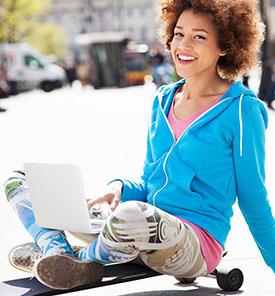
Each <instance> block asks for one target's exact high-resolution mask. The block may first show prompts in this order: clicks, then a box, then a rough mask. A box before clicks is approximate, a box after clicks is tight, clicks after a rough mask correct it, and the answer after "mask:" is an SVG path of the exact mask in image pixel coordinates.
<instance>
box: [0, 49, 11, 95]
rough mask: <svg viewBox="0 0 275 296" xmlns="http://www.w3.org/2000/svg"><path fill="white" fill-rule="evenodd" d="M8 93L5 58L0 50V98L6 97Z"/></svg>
mask: <svg viewBox="0 0 275 296" xmlns="http://www.w3.org/2000/svg"><path fill="white" fill-rule="evenodd" d="M9 94H10V86H9V84H8V82H7V68H6V60H5V57H4V55H3V54H1V52H0V98H7V97H8V96H9Z"/></svg>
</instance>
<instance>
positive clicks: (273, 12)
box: [267, 0, 275, 40]
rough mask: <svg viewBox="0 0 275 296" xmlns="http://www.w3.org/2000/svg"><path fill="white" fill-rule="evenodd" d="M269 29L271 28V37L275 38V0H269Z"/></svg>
mask: <svg viewBox="0 0 275 296" xmlns="http://www.w3.org/2000/svg"><path fill="white" fill-rule="evenodd" d="M267 12H268V14H269V19H268V21H269V30H270V38H271V39H272V40H275V0H269V9H268V11H267Z"/></svg>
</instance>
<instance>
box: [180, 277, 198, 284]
mask: <svg viewBox="0 0 275 296" xmlns="http://www.w3.org/2000/svg"><path fill="white" fill-rule="evenodd" d="M176 279H177V280H178V281H179V282H181V283H182V284H192V283H194V281H195V280H196V278H177V277H176Z"/></svg>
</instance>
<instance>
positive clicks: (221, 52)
mask: <svg viewBox="0 0 275 296" xmlns="http://www.w3.org/2000/svg"><path fill="white" fill-rule="evenodd" d="M226 55H227V52H226V51H220V52H219V56H220V57H224V56H226Z"/></svg>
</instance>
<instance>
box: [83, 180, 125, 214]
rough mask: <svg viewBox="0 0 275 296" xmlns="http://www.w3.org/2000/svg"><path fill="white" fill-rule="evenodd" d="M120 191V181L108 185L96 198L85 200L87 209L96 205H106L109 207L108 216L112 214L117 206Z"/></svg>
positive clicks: (121, 187) (121, 185)
mask: <svg viewBox="0 0 275 296" xmlns="http://www.w3.org/2000/svg"><path fill="white" fill-rule="evenodd" d="M122 189H123V183H122V182H121V181H114V182H112V183H110V184H109V185H107V186H106V188H105V189H104V190H103V192H102V193H101V194H99V196H98V197H96V198H93V199H91V198H90V199H87V205H88V209H90V208H91V207H93V206H94V205H96V204H100V203H107V204H108V205H109V206H110V208H109V213H108V214H111V212H113V211H114V210H115V209H116V207H117V206H118V205H119V202H120V198H121V194H122Z"/></svg>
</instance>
